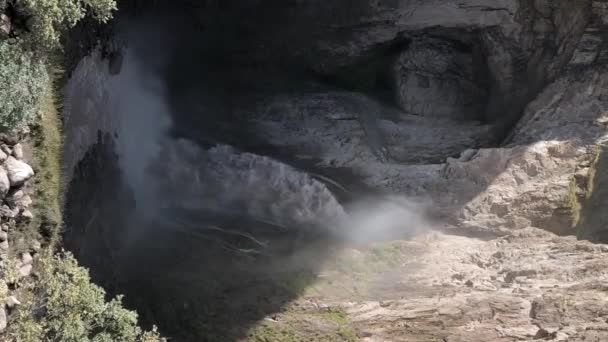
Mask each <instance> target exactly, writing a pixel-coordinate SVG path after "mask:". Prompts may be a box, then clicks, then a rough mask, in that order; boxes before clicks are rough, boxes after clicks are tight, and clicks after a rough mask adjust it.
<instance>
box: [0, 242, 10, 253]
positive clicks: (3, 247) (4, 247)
mask: <svg viewBox="0 0 608 342" xmlns="http://www.w3.org/2000/svg"><path fill="white" fill-rule="evenodd" d="M8 248H9V245H8V240H4V241H2V242H0V252H7V251H8Z"/></svg>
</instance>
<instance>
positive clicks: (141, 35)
mask: <svg viewBox="0 0 608 342" xmlns="http://www.w3.org/2000/svg"><path fill="white" fill-rule="evenodd" d="M149 35H150V32H149V31H147V30H137V32H136V33H135V34H133V33H129V34H125V35H124V37H126V38H125V41H126V46H125V47H123V48H121V50H120V51H121V52H120V54H121V57H120V58H118V59H114V60H113V61H111V62H110V64H112V66H111V67H110V66H109V65H108V63H109V62H108V60H106V59H103V58H102V56H101V55H102V54H101V53H100V52H99V51H95V52H93V53H92V55H91V56H89V57H86V58H84V59H83V60H82V61H81V62H80V63H79V65H78V66H77V68H76V69H75V70H74V71H73V73H72V77H71V78H70V80H69V81H68V83H67V86H66V94H65V104H66V106H65V109H64V131H65V149H64V167H65V169H64V180H65V183H66V184H70V186H69V188H68V189H67V193H66V195H65V198H66V201H65V202H66V215H65V216H66V222H67V224H66V232H65V234H64V238H65V239H64V241H65V246H66V248H68V249H69V250H71V251H72V252H73V253H74V254H75V255H76V256H77V257H78V259H79V261H80V262H81V263H82V264H83V265H85V266H87V267H89V268H90V269H91V275H92V277H93V279H94V280H95V281H96V282H97V283H99V284H101V285H103V286H104V287H106V289H108V290H109V292H110V293H111V294H125V295H126V297H125V299H126V302H127V304H128V305H130V306H132V307H134V308H136V309H137V310H138V311H139V313H140V314H141V315H142V317H143V320H144V322H147V323H152V322H154V323H160V324H162V326H161V327H164V328H165V329H167V330H169V331H170V333H169V334H170V335H173V336H175V334H180V333H181V332H180V331H171V329H172V328H173V327H177V326H180V325H181V324H184V322H182V317H184V316H187V317H191V318H192V319H193V320H195V319H199V320H201V321H209V322H210V323H209V324H211V325H213V329H215V330H217V331H221V332H222V335H221V336H222V338H221V339H219V340H229V339H224V337H225V336H227V335H232V334H233V332H231V329H233V328H234V327H235V326H236V327H238V328H244V327H246V326H247V325H248V324H250V323H251V322H255V321H256V320H258V319H259V318H260V317H263V316H264V315H265V314H266V313H269V312H276V310H278V309H279V308H280V307H281V306H282V303H284V302H286V301H289V300H291V299H292V298H293V296H294V295H296V294H297V293H294V292H293V291H291V290H286V289H285V283H287V282H290V281H292V278H294V277H295V278H298V277H301V275H302V274H317V272H318V270H319V268H320V267H321V265H322V262H323V260H324V257H325V256H326V255H328V253H331V252H332V249H333V246H334V245H337V244H341V243H344V242H345V241H348V242H353V241H354V242H361V241H370V240H374V239H388V238H392V237H394V236H396V234H398V235H399V236H402V234H403V232H411V231H413V230H415V228H419V227H420V226H423V225H424V224H425V222H424V221H423V219H422V215H421V214H420V213H421V212H422V211H423V210H422V208H420V207H419V206H413V205H412V204H411V203H410V202H408V201H405V200H403V199H402V198H389V199H388V200H382V201H378V200H377V199H374V200H367V201H357V202H356V203H354V204H353V203H350V205H349V206H345V207H343V204H342V203H340V202H339V201H338V199H337V198H336V196H334V194H333V193H332V191H330V189H334V188H336V189H341V190H340V191H343V192H345V193H346V192H350V189H348V184H346V185H345V184H339V183H338V182H335V181H334V180H333V179H331V178H330V177H327V176H326V175H324V174H320V173H319V169H322V168H323V167H326V165H325V166H324V165H315V166H314V168H311V169H310V170H311V172H307V171H306V170H308V169H307V168H306V167H307V166H306V165H307V164H298V165H296V164H295V163H294V164H293V165H292V164H290V161H291V160H290V161H284V160H283V159H280V158H279V157H277V156H276V155H273V156H274V157H270V156H268V155H267V153H266V151H267V150H265V149H264V148H260V149H259V150H256V149H255V148H253V149H245V148H243V146H239V145H238V139H239V138H240V136H239V133H240V132H246V131H247V129H243V130H239V129H234V130H230V129H228V130H226V131H228V132H229V133H231V136H230V138H229V139H226V141H224V140H222V134H220V133H217V132H213V131H214V130H215V127H216V126H220V125H224V126H222V127H225V126H226V125H228V126H236V127H238V126H239V125H242V124H244V123H246V122H247V120H250V122H248V123H251V122H255V124H253V125H252V126H251V127H255V129H254V130H264V127H266V128H269V129H270V128H271V127H272V125H269V124H268V122H262V123H260V122H256V118H248V119H244V118H243V117H238V116H235V117H232V118H228V119H227V118H225V117H222V115H221V114H219V113H218V112H214V111H213V109H212V108H213V107H212V106H207V105H206V104H207V103H206V101H208V100H209V99H210V98H212V97H213V96H212V95H209V94H200V96H197V94H194V95H193V93H196V92H197V91H201V92H202V91H203V90H202V89H205V87H201V86H200V84H201V83H204V82H205V81H206V80H205V79H204V78H201V77H200V75H188V77H190V78H188V79H187V80H186V82H185V83H187V86H191V87H190V88H188V87H187V86H186V87H185V89H181V88H180V87H178V88H175V87H173V86H172V87H171V89H170V88H169V84H170V82H169V81H168V79H169V77H168V76H167V70H166V68H165V66H166V65H165V63H167V60H170V58H168V57H167V50H168V49H166V48H161V47H160V46H157V47H156V48H154V46H155V45H154V44H141V43H142V42H143V41H146V42H148V41H155V42H157V41H158V40H155V39H154V37H149ZM130 37H136V39H135V40H133V41H131V39H130ZM138 42H139V43H138ZM159 45H162V44H159ZM201 63H202V62H201ZM117 64H118V65H117ZM110 69H112V72H110ZM209 83H210V84H211V83H212V82H211V81H209ZM182 91H183V93H181V92H182ZM176 93H177V95H178V96H175V94H176ZM211 94H213V93H211ZM171 96H173V97H171ZM170 99H171V101H170ZM220 102H221V101H220ZM289 108H290V107H289V106H288V107H286V109H289ZM190 109H192V110H191V111H190V112H189V110H190ZM366 109H367V107H365V106H364V108H363V109H362V110H363V111H365V110H366ZM178 111H179V113H180V115H186V116H191V117H192V118H193V120H192V121H191V122H192V123H193V125H192V127H186V128H185V129H184V127H179V126H180V125H182V126H183V125H184V123H183V122H184V121H179V120H176V115H177V114H176V113H177V112H178ZM184 111H185V112H186V113H185V114H184V113H183V112H184ZM260 114H261V115H260V117H264V113H260ZM364 114H365V113H364ZM372 114H373V113H372ZM279 115H285V116H290V115H291V116H293V115H300V113H298V112H295V111H293V112H289V111H287V112H285V113H284V114H283V113H280V114H279ZM362 115H363V114H362ZM374 115H375V114H374ZM312 117H314V116H312ZM359 119H360V122H358V123H353V125H352V126H353V127H352V128H353V129H360V127H359V125H363V126H366V125H372V126H374V127H375V124H376V122H375V121H374V120H373V118H371V117H370V118H368V119H365V118H359ZM231 120H232V121H231ZM315 122H316V123H319V124H322V125H325V123H324V121H323V120H318V122H317V121H315ZM313 126H314V127H317V125H313ZM349 127H350V126H349ZM229 128H231V127H229ZM222 129H223V128H219V129H217V131H218V132H222V133H223V132H226V131H224V130H222ZM311 130H314V128H311ZM176 132H178V133H176ZM179 132H188V134H189V135H188V136H187V137H186V136H185V135H180V134H179ZM235 132H236V133H235ZM268 132H271V131H268ZM277 132H278V133H280V132H281V131H277ZM214 133H215V135H213V136H212V134H214ZM256 133H258V132H256ZM272 133H275V131H272ZM321 133H322V132H321ZM376 133H378V132H375V131H374V130H371V131H370V130H369V129H366V134H363V135H361V137H360V140H361V141H360V144H359V145H361V147H362V151H363V153H367V152H365V150H364V148H365V144H368V145H370V144H371V145H373V146H372V149H374V148H377V147H378V146H379V145H381V144H382V141H381V139H380V137H379V136H378V134H376ZM197 134H200V135H201V136H196V135H197ZM207 135H209V136H207ZM260 135H263V134H260ZM247 138H251V137H243V140H246V139H247ZM235 140H237V141H236V142H234V141H235ZM367 140H373V141H371V142H368V141H367ZM233 142H234V143H233ZM249 142H250V141H249ZM330 144H331V140H328V145H330ZM243 145H245V146H252V145H255V144H243ZM359 145H357V146H359ZM286 151H287V150H286ZM359 152H361V151H357V155H359V154H360V153H359ZM286 153H289V152H288V151H287V152H286ZM366 155H370V156H372V158H373V154H370V153H368V154H366ZM313 159H314V158H313ZM287 160H289V158H287ZM303 165H304V166H303ZM336 171H337V172H339V171H340V170H336ZM340 179H341V178H340ZM352 197H354V196H352ZM357 200H359V199H357ZM307 279H310V278H307ZM225 292H230V293H232V294H231V295H230V296H226V295H224V293H225ZM235 292H237V293H238V295H237V294H235ZM260 296H262V297H266V298H275V299H276V300H270V301H266V300H258V297H260ZM235 297H238V298H235ZM210 308H211V309H210ZM210 310H211V311H213V312H214V314H213V315H209V314H208V312H209V311H210ZM235 317H236V318H235ZM235 319H238V320H239V321H241V322H235V321H234V320H235ZM193 330H195V331H194V332H193V334H194V335H196V334H200V335H196V336H197V338H198V339H193V338H194V337H192V336H189V337H188V338H187V339H185V340H186V341H190V340H205V339H207V338H208V335H207V334H206V332H205V331H204V330H201V331H198V330H196V329H193ZM176 340H179V339H176Z"/></svg>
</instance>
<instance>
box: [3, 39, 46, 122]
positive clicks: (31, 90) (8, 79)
mask: <svg viewBox="0 0 608 342" xmlns="http://www.w3.org/2000/svg"><path fill="white" fill-rule="evenodd" d="M0 57H1V59H2V62H1V63H0V128H1V129H3V130H8V129H15V128H19V127H20V126H23V125H27V124H29V123H30V122H31V121H32V120H33V119H34V118H35V116H36V112H37V110H38V101H39V99H40V96H41V95H42V94H43V92H44V90H45V86H47V85H48V83H49V76H48V74H47V71H46V67H45V65H44V62H42V61H41V60H39V59H37V58H34V56H33V53H32V52H29V51H25V50H24V49H22V48H21V46H20V45H19V44H9V43H7V42H6V41H0Z"/></svg>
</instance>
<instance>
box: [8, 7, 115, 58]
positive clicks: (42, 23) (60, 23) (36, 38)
mask: <svg viewBox="0 0 608 342" xmlns="http://www.w3.org/2000/svg"><path fill="white" fill-rule="evenodd" d="M13 1H14V2H15V3H16V4H18V5H19V8H20V11H21V12H25V14H26V15H27V16H28V17H30V19H29V20H28V29H29V31H30V32H29V35H27V36H25V37H24V38H25V40H26V41H27V42H30V43H31V46H33V47H35V48H36V49H42V50H44V49H53V48H56V47H58V46H59V42H60V38H61V33H62V32H63V31H64V30H65V29H67V28H71V27H73V26H74V25H76V23H78V22H79V21H80V20H81V19H82V18H84V17H85V15H86V14H87V13H88V14H90V15H91V16H92V17H94V18H95V19H97V20H98V21H100V22H104V23H105V22H107V21H108V20H109V19H111V18H112V12H113V11H114V10H116V1H115V0H13Z"/></svg>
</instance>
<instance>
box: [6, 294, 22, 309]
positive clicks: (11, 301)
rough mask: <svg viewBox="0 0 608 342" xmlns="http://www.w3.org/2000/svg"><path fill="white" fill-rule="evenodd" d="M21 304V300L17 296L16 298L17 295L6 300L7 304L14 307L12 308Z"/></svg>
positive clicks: (10, 307)
mask: <svg viewBox="0 0 608 342" xmlns="http://www.w3.org/2000/svg"><path fill="white" fill-rule="evenodd" d="M19 305H21V302H20V301H19V300H18V299H17V298H15V296H10V297H8V299H7V300H6V306H7V307H8V308H9V309H12V308H14V307H16V306H19Z"/></svg>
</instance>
